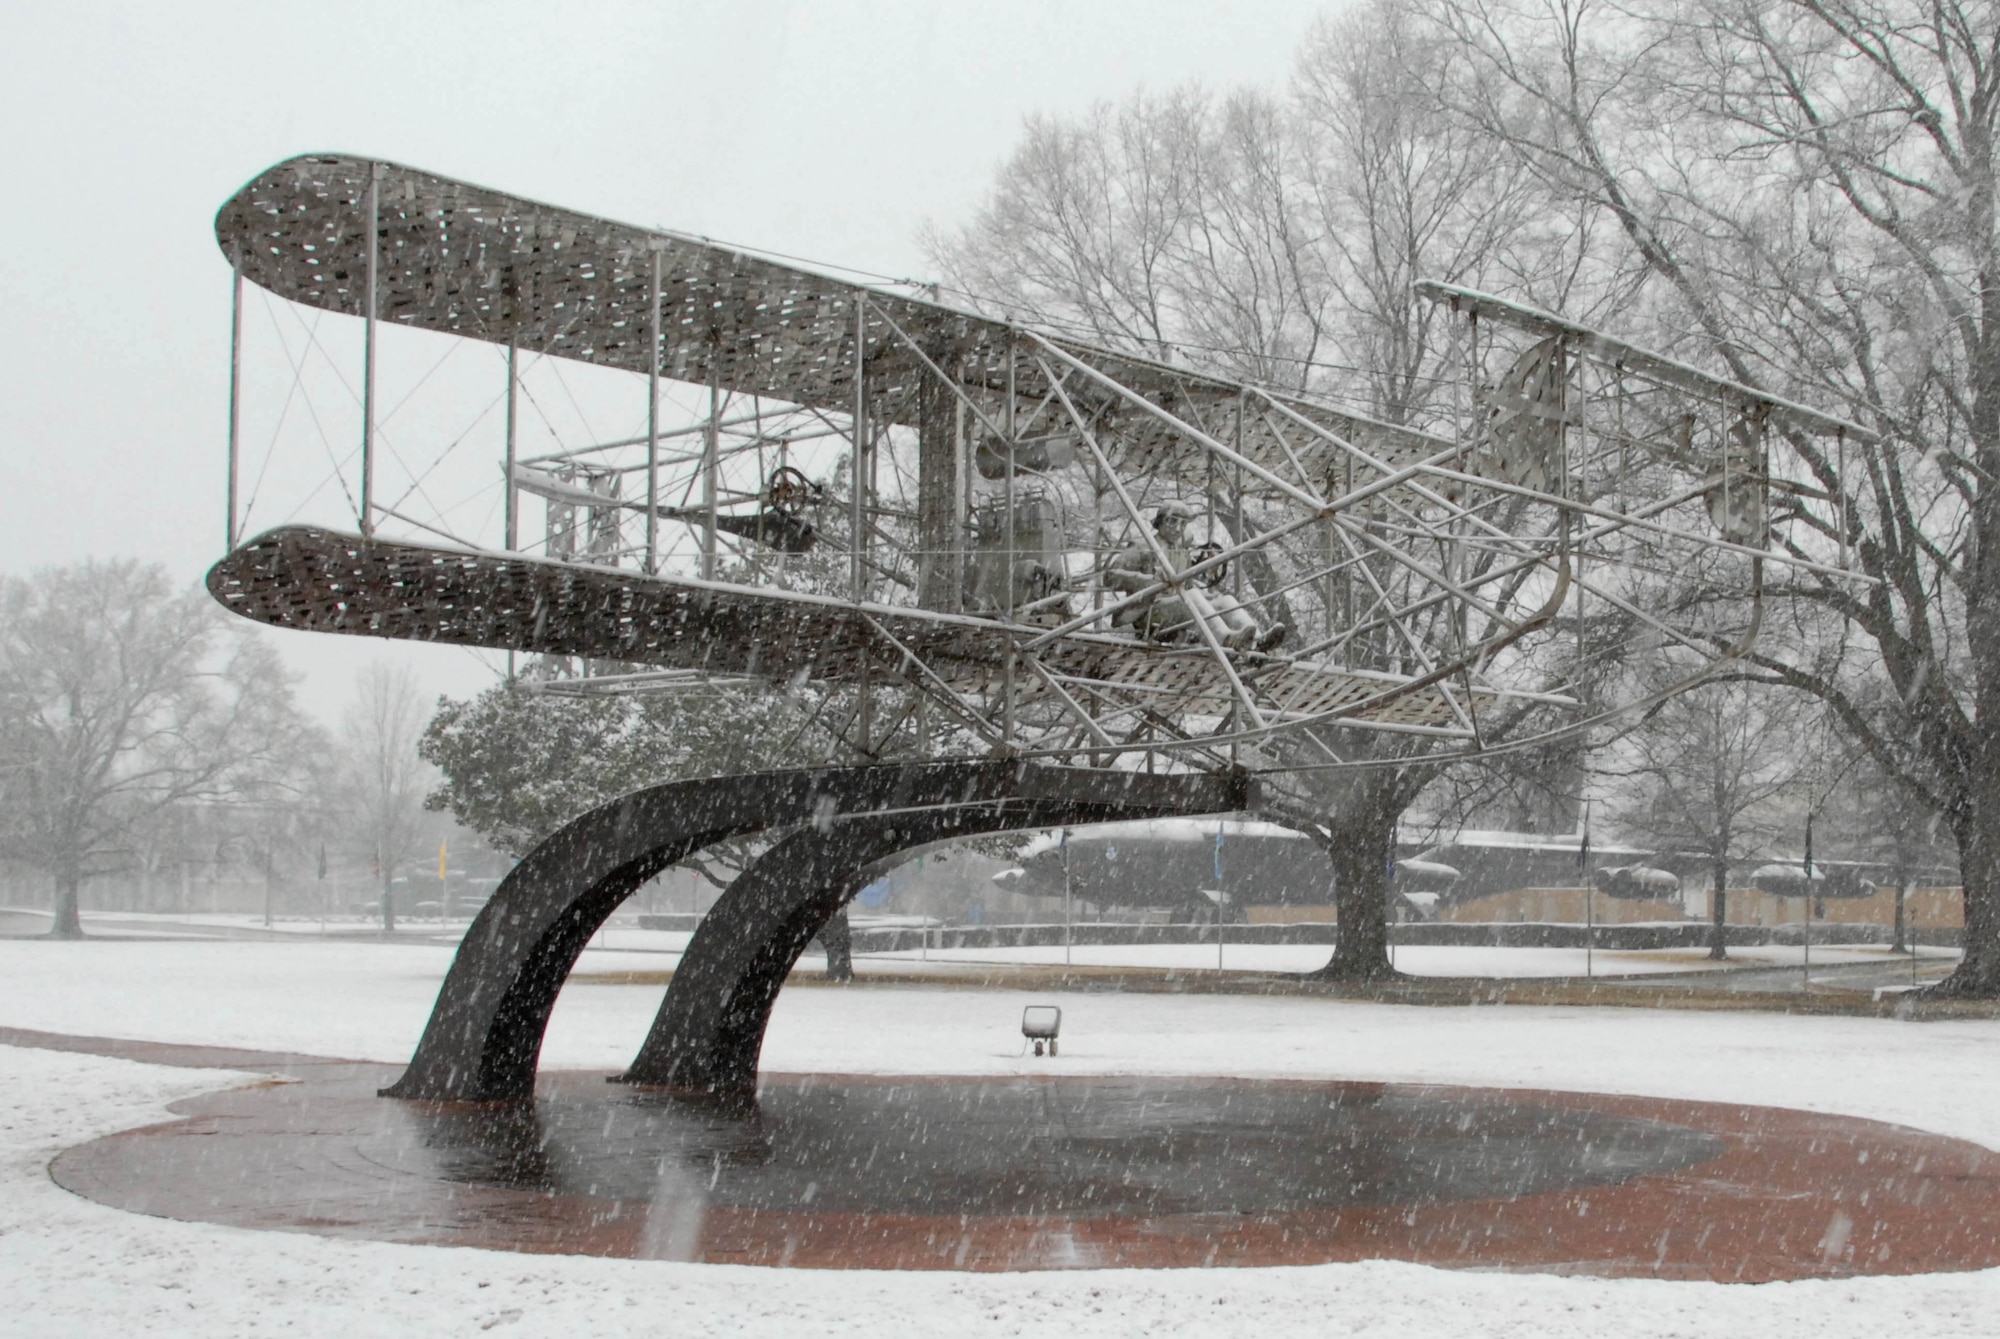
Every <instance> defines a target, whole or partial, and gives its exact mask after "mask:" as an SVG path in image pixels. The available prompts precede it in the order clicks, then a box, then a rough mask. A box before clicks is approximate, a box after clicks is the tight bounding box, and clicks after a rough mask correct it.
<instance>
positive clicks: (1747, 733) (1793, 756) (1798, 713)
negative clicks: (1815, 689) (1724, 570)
mask: <svg viewBox="0 0 2000 1339" xmlns="http://www.w3.org/2000/svg"><path fill="white" fill-rule="evenodd" d="M1805 722H1806V713H1805V712H1804V710H1803V709H1802V700H1801V699H1800V698H1799V697H1798V696H1797V695H1795V694H1790V693H1787V692H1785V691H1783V690H1776V689H1770V688H1766V687H1763V686H1761V685H1757V684H1752V683H1746V682H1744V681H1743V680H1741V679H1731V680H1726V681H1717V682H1710V683H1707V684H1703V685H1702V686H1700V687H1698V688H1696V689H1693V690H1692V691H1690V692H1687V693H1683V694H1681V695H1680V696H1678V697H1671V698H1668V699H1667V700H1665V701H1664V702H1661V703H1659V704H1658V705H1656V706H1655V707H1653V709H1652V710H1651V711H1649V712H1647V713H1646V715H1645V717H1644V718H1642V719H1641V720H1640V721H1638V722H1637V723H1635V724H1634V726H1633V727H1632V728H1631V729H1629V730H1628V731H1627V732H1626V733H1625V734H1624V735H1623V737H1622V738H1620V739H1619V740H1617V741H1615V742H1613V743H1612V744H1611V745H1610V746H1608V747H1607V748H1606V750H1605V751H1604V755H1603V756H1602V757H1601V758H1600V759H1599V761H1598V762H1597V764H1596V766H1595V768H1594V770H1595V771H1596V772H1597V774H1598V775H1599V776H1600V777H1602V778H1606V779H1608V780H1609V782H1610V789H1611V796H1610V798H1611V802H1612V803H1611V813H1612V816H1613V817H1615V818H1616V819H1617V820H1618V821H1619V822H1620V823H1621V824H1622V826H1623V827H1624V828H1625V829H1626V831H1627V832H1629V833H1631V834H1632V835H1633V836H1635V837H1638V838H1640V839H1642V840H1644V841H1647V842H1649V843H1653V844H1656V845H1659V846H1663V847H1667V848H1669V849H1672V850H1675V851H1680V852H1686V853H1688V854H1691V855H1698V856H1700V857H1702V858H1703V860H1704V861H1705V862H1706V864H1707V866H1708V871H1707V872H1708V877H1709V883H1710V886H1711V887H1712V888H1713V890H1714V891H1713V895H1712V897H1711V899H1710V902H1709V915H1710V921H1711V924H1712V927H1713V930H1712V933H1711V935H1710V938H1709V949H1708V956H1709V957H1711V958H1718V959H1720V958H1726V957H1728V956H1729V954H1728V943H1727V939H1726V930H1725V926H1726V925H1727V923H1728V907H1729V902H1728V899H1729V875H1730V871H1731V869H1732V868H1734V867H1735V866H1736V865H1737V864H1738V863H1739V862H1741V861H1743V860H1745V859H1749V858H1751V857H1752V856H1753V855H1754V854H1755V853H1756V852H1758V851H1759V850H1761V849H1763V848H1765V847H1766V846H1767V845H1768V843H1769V842H1770V840H1771V838H1772V837H1773V836H1775V835H1776V834H1777V833H1778V831H1780V829H1781V824H1782V823H1783V821H1784V820H1785V818H1786V817H1787V813H1786V806H1784V804H1783V803H1782V802H1783V800H1784V799H1785V798H1786V797H1787V795H1788V794H1789V793H1790V792H1792V791H1795V790H1797V789H1798V788H1799V785H1800V780H1801V777H1800V770H1799V769H1800V766H1801V754H1802V752H1803V751H1802V750H1801V748H1800V731H1801V729H1802V728H1803V727H1804V725H1805Z"/></svg>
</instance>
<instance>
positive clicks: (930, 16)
mask: <svg viewBox="0 0 2000 1339" xmlns="http://www.w3.org/2000/svg"><path fill="white" fill-rule="evenodd" d="M1328 7H1329V6H1328V5H1322V4H1314V3H1310V2H1309V0H1292V2H1291V3H1276V2H1272V0H1236V2H1235V3H1231V4H1213V3H1200V2H1198V0H1068V2H1067V3H1054V2H1053V0H1043V2H1040V3H1037V2H1036V0H1014V2H1013V3H1009V4H1004V5H992V4H985V5H974V4H957V3H944V2H943V0H936V2H935V3H923V2H922V0H893V2H890V0H868V2H867V3H817V4H803V3H799V4H783V3H774V2H771V3H760V2H757V0H705V2H704V3H678V2H672V0H651V2H650V3H632V4H619V3H580V2H579V0H562V2H561V3H550V2H549V0H539V2H537V3H487V4H470V3H464V4H460V3H429V4H426V3H416V2H415V0H402V2H400V3H354V2H353V0H343V3H338V4H326V3H320V4H312V5H305V4H293V3H284V2H282V0H262V3H252V4H218V3H206V4H204V3H187V2H185V0H184V2H183V3H175V4H148V3H131V4H127V5H109V4H90V3H77V2H76V0H60V2H56V0H52V2H50V3H24V2H23V0H0V122H4V124H5V125H6V126H7V127H8V133H7V134H6V135H5V136H4V137H0V195H4V198H5V199H6V201H7V208H6V210H5V214H4V217H5V220H6V223H5V245H4V246H0V386H4V391H5V394H4V398H3V399H0V425H4V427H0V432H4V437H0V489H3V490H4V497H5V499H6V505H5V509H4V516H5V524H4V525H3V526H0V572H9V573H22V572H26V571H27V570H29V569H32V568H34V567H36V566H39V565H43V564H48V563H60V562H69V561H73V560H76V559H79V558H83V557H86V556H134V557H140V558H146V559H157V560H159V561H162V562H164V563H166V564H167V565H168V567H169V568H170V569H171V570H172V571H173V573H174V574H175V576H176V578H177V579H184V580H189V581H192V580H194V579H195V578H196V577H197V576H198V575H199V573H200V572H201V571H202V569H203V568H204V567H205V566H206V564H207V563H209V562H210V561H212V560H213V559H214V558H215V557H216V556H218V555H219V552H220V550H221V547H222V526H223V501H222V499H223V461H224V454H223V445H224V429H225V417H226V415H225V410H226V399H227V371H228V331H229V321H228V316H229V283H228V268H227V265H226V264H225V262H224V260H223V258H222V256H221V254H220V253H219V251H218V250H217V248H216V244H215V237H214V233H213V231H212V220H213V217H214V213H215V210H216V209H217V207H218V206H219V205H220V204H221V203H222V202H223V200H224V199H226V198H227V197H228V196H229V195H230V194H231V193H232V192H234V191H235V190H236V189H237V187H239V186H240V185H242V183H243V182H244V181H246V180H247V179H249V178H250V177H252V176H254V175H255V174H256V173H257V172H258V171H260V170H261V169H262V168H264V167H266V166H268V165H269V164H271V163H274V162H276V161H278V160H280V159H283V158H287V157H290V156H292V155H294V154H299V153H305V152H310V151H314V150H341V151H345V152H351V153H357V154H365V155H371V156H379V157H382V158H388V159H393V160H396V161H399V162H403V163H408V164H411V165H413V166H417V167H422V168H426V169H429V170H433V171H436V172H439V173H442V174H444V175H447V176H453V177H459V178H462V179H465V180H469V181H474V182H478V183H481V184H483V185H489V186H493V187H496V188H499V189H502V190H507V191H510V192H514V193H518V194H522V195H528V196H533V197H537V198H540V199H543V200H547V201H551V202H554V203H558V204H562V205H565V206H569V207H572V208H575V209H580V210H585V211H589V212H593V213H602V214H606V215H609V216H611V217H614V218H619V219H624V220H629V221H631V222H635V223H641V224H655V225H659V226H664V227H671V228H676V229H682V230H686V231H690V232H697V233H703V234H707V235H709V236H712V237H716V238H719V239H723V240H727V241H732V242H739V243H743V244H747V245H751V246H755V247H759V248H763V249H766V250H772V251H779V252H785V253H790V254H794V255H799V256H804V257H810V258H814V259H817V260H823V261H827V262H831V263H837V264H843V265H849V266H856V267H860V268H864V269H870V270H875V271H879V272H883V273H887V274H891V275H896V276H905V275H909V276H918V277H922V276H924V275H925V274H926V272H927V266H926V263H925V261H924V258H923V255H922V252H921V250H920V248H919V247H918V245H917V240H916V237H917V232H918V230H919V228H920V227H921V226H922V224H923V223H924V222H925V221H926V220H934V221H937V222H939V223H941V224H947V225H949V224H952V223H955V222H957V221H959V220H962V219H964V218H965V217H967V216H968V215H969V214H970V213H971V211H972V210H973V209H974V208H975V207H976V205H977V204H978V202H979V200H980V198H981V197H982V195H983V193H984V190H985V188H986V184H987V183H988V182H989V181H990V180H991V177H992V173H993V170H994V168H995V167H996V166H997V165H998V163H999V162H1000V161H1001V160H1002V159H1003V158H1004V157H1005V156H1006V155H1007V153H1008V151H1009V149H1010V148H1011V147H1012V145H1013V144H1014V142H1015V140H1016V138H1017V136H1018V133H1019V129H1020V124H1021V121H1022V118H1023V117H1024V116H1027V115H1028V114H1030V113H1034V112H1051V113H1072V112H1076V111H1079V110H1081V109H1084V108H1086V107H1088V106H1089V105H1090V104H1092V103H1093V102H1097V101H1102V100H1116V99H1119V98H1122V97H1124V96H1126V95H1128V94H1129V93H1131V92H1132V91H1134V90H1136V89H1138V88H1141V87H1146V88H1152V89H1162V88H1167V87H1170V86H1173V85H1177V84H1180V83H1183V82H1186V81H1188V80H1194V79H1198V80H1200V81H1202V82H1203V83H1204V84H1206V85H1208V86H1209V87H1211V88H1214V89H1217V90H1220V89H1226V88H1229V87H1233V86H1236V85H1240V84H1260V85H1266V86H1270V85H1276V84H1278V83H1279V82H1281V81H1282V80H1283V79H1284V78H1285V76H1286V74H1287V72H1288V70H1289V68H1290V63H1291V56H1292V51H1293V49H1294V48H1295V47H1296V45H1297V43H1298V39H1299V37H1300V36H1301V34H1302V33H1303V32H1304V31H1305V29H1306V27H1307V26H1308V25H1309V24H1310V23H1311V22H1312V21H1313V19H1314V18H1315V17H1316V16H1317V15H1318V14H1319V13H1321V12H1323V11H1324V10H1325V9H1326V8H1328ZM280 642H281V645H282V647H283V650H284V653H285V655H286V657H287V659H288V660H289V661H290V662H291V663H292V664H293V665H294V666H295V667H297V668H298V669H299V670H301V671H304V672H306V673H307V675H308V692H309V695H310V696H311V698H312V699H313V701H314V705H315V707H316V708H318V709H319V710H321V711H322V712H330V711H331V710H332V709H334V708H335V707H336V706H337V699H338V698H339V697H340V696H343V695H344V685H345V681H346V679H347V677H348V676H349V675H350V674H351V671H352V668H353V666H354V665H356V664H357V663H359V661H360V660H361V659H364V658H367V657H370V656H395V657H398V658H404V659H408V660H409V661H411V662H412V663H414V664H415V665H416V666H417V667H418V670H419V673H420V675H421V676H422V679H423V681H424V683H425V685H426V687H427V688H429V689H430V690H432V691H451V692H454V693H464V692H468V691H475V690H476V689H477V688H478V687H480V686H481V683H482V678H483V675H484V671H483V670H482V669H481V668H480V662H479V661H478V659H477V658H475V657H474V656H472V655H470V654H468V653H465V652H456V651H449V650H445V649H441V648H426V647H414V646H408V645H406V644H398V643H387V642H372V641H361V640H359V639H344V638H332V637H316V636H308V635H306V634H286V635H284V636H282V637H280Z"/></svg>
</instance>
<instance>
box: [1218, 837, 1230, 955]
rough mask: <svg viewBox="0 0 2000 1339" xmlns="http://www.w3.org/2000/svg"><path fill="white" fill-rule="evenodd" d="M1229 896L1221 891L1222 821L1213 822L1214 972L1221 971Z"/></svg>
mask: <svg viewBox="0 0 2000 1339" xmlns="http://www.w3.org/2000/svg"><path fill="white" fill-rule="evenodd" d="M1228 906H1229V894H1228V893H1226V892H1224V891H1223V889H1222V820H1221V819H1219V818H1218V819H1216V820H1215V970H1216V971H1218V972H1219V971H1221V970H1222V927H1223V922H1224V921H1225V920H1226V919H1227V916H1228Z"/></svg>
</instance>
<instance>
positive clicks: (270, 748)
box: [0, 561, 312, 938]
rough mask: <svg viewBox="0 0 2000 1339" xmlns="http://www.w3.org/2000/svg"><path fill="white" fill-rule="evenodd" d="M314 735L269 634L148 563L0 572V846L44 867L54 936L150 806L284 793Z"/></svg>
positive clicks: (75, 929) (126, 860) (127, 845)
mask: <svg viewBox="0 0 2000 1339" xmlns="http://www.w3.org/2000/svg"><path fill="white" fill-rule="evenodd" d="M311 735H312V732H311V729H310V727H309V726H308V725H307V724H306V723H305V721H304V720H303V719H302V718H301V716H300V715H299V713H298V711H297V709H296V708H295V706H294V704H293V701H292V694H291V682H290V679H289V678H288V677H287V675H286V674H285V673H284V671H283V668H282V667H281V666H280V665H279V663H278V660H277V657H276V655H275V654H274V653H273V652H272V650H271V649H270V647H269V646H268V645H267V644H266V643H265V642H264V641H263V640H262V639H260V638H258V637H256V636H254V635H252V634H251V633H250V632H249V630H248V629H244V630H241V631H237V630H234V629H231V630H228V631H225V629H224V627H223V618H222V615H221V611H220V610H218V609H217V608H216V607H215V606H214V604H213V603H212V602H211V601H210V600H209V598H208V596H207V594H206V592H203V591H201V590H193V591H186V592H181V593H176V592H175V591H174V590H173V588H172V586H171V585H170V583H169V582H168V580H167V575H166V572H165V570H164V569H163V568H161V567H159V566H157V565H141V564H139V563H136V562H131V561H114V562H85V563H81V564H78V565H76V566H72V567H60V568H51V569H48V570H45V571H42V572H38V573H36V574H35V575H34V576H32V577H29V578H26V579H21V578H8V579H5V580H4V581H0V854H4V855H5V856H7V857H8V858H10V859H13V860H18V861H20V862H22V863H24V864H27V865H30V866H33V867H35V868H37V869H41V870H43V871H45V872H47V873H48V874H49V875H50V877H51V878H52V879H53V881H54V884H55V920H54V924H53V926H52V928H51V931H50V933H51V934H53V935H55V936H56V937H58V938H75V937H78V936H80V935H81V934H82V933H83V925H82V921H81V919H80V917H79V914H78V913H79V904H80V899H81V892H82V889H83V886H84V885H85V883H87V882H88V881H89V880H91V879H92V878H95V877H98V876H101V875H104V874H107V873H111V872H113V871H117V870H121V869H125V868H128V867H131V866H133V865H134V864H135V863H136V861H137V848H138V846H139V845H140V840H139V834H140V832H141V830H142V829H143V828H144V827H145V826H146V825H148V824H149V823H150V822H151V821H153V820H154V819H156V818H157V817H158V816H159V815H160V814H161V813H162V812H163V811H165V810H168V809H170V808H173V807H175V806H181V805H186V804H190V803H195V802H201V803H206V804H211V805H229V804H234V803H241V802H243V801H245V800H254V799H262V798H268V797H269V796H270V794H271V793H272V792H273V791H274V790H275V791H289V790H290V789H291V788H292V787H293V785H294V782H295V773H296V770H297V768H298V766H299V763H300V760H301V758H302V756H303V754H304V752H305V749H306V746H307V745H308V743H309V741H310V738H311Z"/></svg>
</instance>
